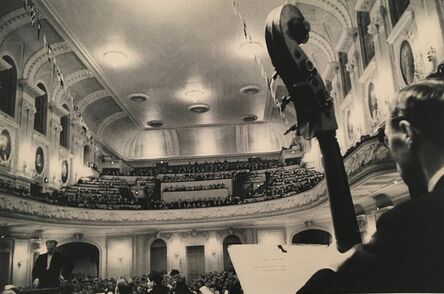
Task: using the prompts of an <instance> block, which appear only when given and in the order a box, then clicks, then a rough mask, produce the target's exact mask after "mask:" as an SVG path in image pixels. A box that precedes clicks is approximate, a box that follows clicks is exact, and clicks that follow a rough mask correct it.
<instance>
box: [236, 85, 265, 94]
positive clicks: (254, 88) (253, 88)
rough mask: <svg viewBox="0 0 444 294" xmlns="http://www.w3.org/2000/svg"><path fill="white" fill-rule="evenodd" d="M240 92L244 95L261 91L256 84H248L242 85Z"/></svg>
mask: <svg viewBox="0 0 444 294" xmlns="http://www.w3.org/2000/svg"><path fill="white" fill-rule="evenodd" d="M240 92H241V93H242V94H244V95H256V94H258V93H259V92H260V88H259V87H258V86H256V85H248V86H245V87H242V88H241V89H240Z"/></svg>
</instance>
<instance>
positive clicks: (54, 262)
mask: <svg viewBox="0 0 444 294" xmlns="http://www.w3.org/2000/svg"><path fill="white" fill-rule="evenodd" d="M56 247H57V241H56V240H48V241H46V249H47V253H44V254H40V255H39V256H38V257H37V260H36V261H35V264H34V267H33V269H32V281H33V283H32V284H33V286H34V288H39V289H42V288H56V287H59V286H60V280H63V279H65V278H68V277H69V275H70V274H71V271H72V270H73V268H74V266H73V264H72V263H71V262H70V261H69V260H68V259H67V258H66V257H65V256H64V255H63V254H61V253H59V252H57V251H55V249H56Z"/></svg>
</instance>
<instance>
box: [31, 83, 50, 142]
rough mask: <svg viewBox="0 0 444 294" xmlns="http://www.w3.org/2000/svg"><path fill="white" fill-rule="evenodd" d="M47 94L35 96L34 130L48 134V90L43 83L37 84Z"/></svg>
mask: <svg viewBox="0 0 444 294" xmlns="http://www.w3.org/2000/svg"><path fill="white" fill-rule="evenodd" d="M37 87H39V88H40V89H41V90H42V91H43V92H45V94H43V95H42V96H38V97H37V98H35V110H36V111H35V114H34V130H36V131H37V132H39V133H41V134H43V135H46V122H47V113H48V91H46V88H45V86H44V85H43V84H42V83H39V84H37Z"/></svg>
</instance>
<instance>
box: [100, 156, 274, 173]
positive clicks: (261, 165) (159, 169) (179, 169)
mask: <svg viewBox="0 0 444 294" xmlns="http://www.w3.org/2000/svg"><path fill="white" fill-rule="evenodd" d="M280 166H282V163H281V162H279V161H278V160H274V159H273V160H269V159H260V160H259V159H258V160H250V161H227V160H225V161H216V162H206V161H205V162H201V163H198V162H195V163H188V164H184V165H172V166H168V165H163V166H149V167H137V168H135V169H134V170H132V171H131V172H129V173H128V174H125V173H121V172H120V171H119V170H118V169H115V168H112V169H111V168H110V169H103V171H102V175H116V176H118V175H120V176H126V175H131V176H154V175H158V174H190V173H215V172H222V171H233V170H263V169H270V168H277V167H280Z"/></svg>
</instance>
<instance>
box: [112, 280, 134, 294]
mask: <svg viewBox="0 0 444 294" xmlns="http://www.w3.org/2000/svg"><path fill="white" fill-rule="evenodd" d="M133 284H134V283H133V280H132V279H131V278H130V277H128V276H122V277H120V278H118V279H117V281H116V293H119V294H131V293H133Z"/></svg>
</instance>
